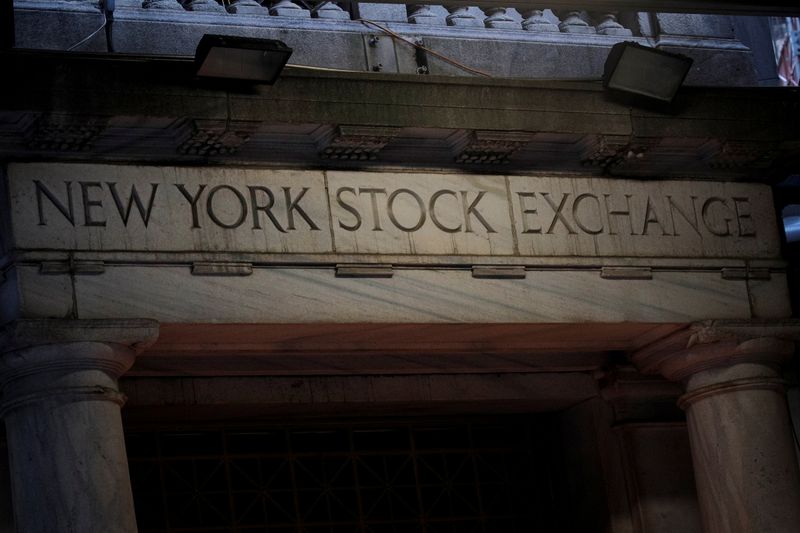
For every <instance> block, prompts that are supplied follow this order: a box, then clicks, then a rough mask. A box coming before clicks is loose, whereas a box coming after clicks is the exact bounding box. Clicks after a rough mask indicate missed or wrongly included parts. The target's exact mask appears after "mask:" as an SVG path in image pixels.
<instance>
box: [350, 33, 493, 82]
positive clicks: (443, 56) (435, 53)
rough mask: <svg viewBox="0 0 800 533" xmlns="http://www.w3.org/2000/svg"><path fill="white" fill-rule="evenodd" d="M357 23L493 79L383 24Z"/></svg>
mask: <svg viewBox="0 0 800 533" xmlns="http://www.w3.org/2000/svg"><path fill="white" fill-rule="evenodd" d="M356 22H360V23H362V24H364V25H365V26H366V25H368V24H369V25H372V26H375V27H376V28H378V29H379V30H381V31H382V32H384V33H386V34H387V35H389V36H390V37H392V39H397V40H399V41H402V42H404V43H406V44H408V45H411V46H413V47H414V48H419V49H420V50H424V51H425V52H427V53H429V54H431V55H432V56H435V57H438V58H439V59H441V60H442V61H446V62H447V63H450V64H451V65H453V66H455V67H458V68H460V69H461V70H465V71H467V72H470V73H472V74H477V75H479V76H484V77H487V78H491V77H492V75H491V74H489V73H488V72H484V71H482V70H479V69H476V68H472V67H469V66H467V65H465V64H464V63H461V62H459V61H456V60H455V59H452V58H449V57H447V56H446V55H444V54H440V53H439V52H436V51H434V50H431V49H430V48H428V47H427V46H423V45H421V44H417V43H415V42H414V41H411V40H409V39H406V38H405V37H403V36H402V35H399V34H397V33H395V32H393V31H392V30H390V29H389V28H387V27H385V26H383V25H381V24H378V23H377V22H375V21H373V20H367V19H356Z"/></svg>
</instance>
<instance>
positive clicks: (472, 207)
mask: <svg viewBox="0 0 800 533" xmlns="http://www.w3.org/2000/svg"><path fill="white" fill-rule="evenodd" d="M484 194H486V191H479V192H478V196H476V197H475V200H473V201H472V203H471V204H469V205H467V191H461V206H462V207H463V210H464V223H465V224H466V226H467V233H473V231H472V223H471V221H470V218H469V217H470V215H473V216H474V217H475V218H477V219H478V221H479V222H480V223H481V224H483V227H484V228H486V232H487V233H497V232H496V231H495V230H494V229H493V228H492V227H491V226H490V225H489V223H488V222H486V219H485V218H483V216H482V215H481V214H480V213H479V212H478V209H477V207H478V202H480V201H481V198H483V195H484Z"/></svg>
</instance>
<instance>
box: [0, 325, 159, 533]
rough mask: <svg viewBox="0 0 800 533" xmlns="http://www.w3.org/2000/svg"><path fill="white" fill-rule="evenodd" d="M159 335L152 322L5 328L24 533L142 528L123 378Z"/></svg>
mask: <svg viewBox="0 0 800 533" xmlns="http://www.w3.org/2000/svg"><path fill="white" fill-rule="evenodd" d="M157 335H158V324H157V323H156V322H153V321H149V320H125V321H112V320H47V319H45V320H20V321H17V322H15V323H13V324H11V325H10V326H6V327H5V328H4V329H3V330H2V332H1V333H0V352H2V355H1V356H0V386H1V387H2V407H1V410H2V415H3V418H4V420H5V424H6V433H7V439H8V454H9V462H10V470H11V490H12V499H13V507H14V521H15V524H16V528H17V531H25V532H26V533H39V532H42V533H44V532H53V531H58V532H75V533H83V532H87V531H103V532H120V533H123V532H124V533H133V532H135V531H136V518H135V515H134V509H133V497H132V495H131V487H130V478H129V474H128V464H127V456H126V452H125V441H124V436H123V431H122V419H121V417H120V406H121V405H122V404H123V403H124V400H125V398H124V396H123V395H122V394H121V393H120V392H119V389H118V387H117V378H118V377H119V376H120V375H121V374H122V373H123V372H125V371H126V370H127V369H128V368H130V366H131V365H132V364H133V361H134V358H135V357H136V353H137V352H138V351H140V350H142V349H144V348H145V347H146V346H148V345H149V344H151V343H152V342H153V341H154V340H155V338H156V336H157Z"/></svg>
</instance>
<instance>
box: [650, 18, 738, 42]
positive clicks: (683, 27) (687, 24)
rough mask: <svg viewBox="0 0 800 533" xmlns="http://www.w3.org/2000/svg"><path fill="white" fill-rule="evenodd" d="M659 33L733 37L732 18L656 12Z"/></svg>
mask: <svg viewBox="0 0 800 533" xmlns="http://www.w3.org/2000/svg"><path fill="white" fill-rule="evenodd" d="M655 17H656V21H657V22H658V29H659V34H660V35H693V36H696V37H722V38H726V39H733V38H734V31H733V19H732V18H731V17H729V16H726V15H695V14H689V13H656V15H655Z"/></svg>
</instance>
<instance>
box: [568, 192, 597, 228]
mask: <svg viewBox="0 0 800 533" xmlns="http://www.w3.org/2000/svg"><path fill="white" fill-rule="evenodd" d="M586 198H593V199H594V201H595V202H596V203H597V220H598V222H599V223H600V227H599V228H590V227H588V226H586V225H585V224H584V223H583V222H582V221H581V219H580V217H579V216H578V208H579V207H580V204H581V202H583V201H584V200H585V199H586ZM572 218H574V219H575V224H577V226H578V227H579V228H580V229H581V231H584V232H585V233H588V234H589V235H597V234H598V233H602V232H603V218H602V215H601V214H600V198H598V197H597V196H595V195H594V194H589V193H586V194H581V195H579V196H577V197H576V198H575V201H574V202H572Z"/></svg>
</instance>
